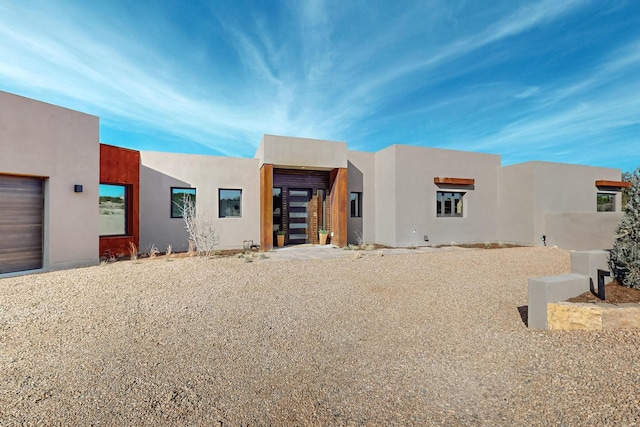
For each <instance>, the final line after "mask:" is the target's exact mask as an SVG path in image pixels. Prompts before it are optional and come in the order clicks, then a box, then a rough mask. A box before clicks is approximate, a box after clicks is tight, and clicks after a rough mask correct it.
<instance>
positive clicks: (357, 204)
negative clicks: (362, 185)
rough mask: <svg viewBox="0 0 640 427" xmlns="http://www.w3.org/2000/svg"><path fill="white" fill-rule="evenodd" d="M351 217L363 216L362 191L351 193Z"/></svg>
mask: <svg viewBox="0 0 640 427" xmlns="http://www.w3.org/2000/svg"><path fill="white" fill-rule="evenodd" d="M350 200H351V202H350V203H351V218H360V217H362V193H360V192H354V193H351V197H350Z"/></svg>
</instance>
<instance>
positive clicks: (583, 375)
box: [0, 248, 640, 426]
mask: <svg viewBox="0 0 640 427" xmlns="http://www.w3.org/2000/svg"><path fill="white" fill-rule="evenodd" d="M568 270H569V253H568V252H566V251H561V250H557V249H551V248H513V249H499V250H466V251H456V252H448V253H427V254H410V255H394V256H384V257H379V256H376V254H375V253H365V255H364V256H363V257H361V258H359V259H354V258H346V259H331V260H303V261H276V260H273V259H267V260H256V261H254V262H252V263H245V262H243V260H242V259H237V258H221V259H211V260H206V259H195V258H182V259H175V260H172V261H170V262H167V261H166V260H162V259H156V260H145V261H139V262H117V263H113V264H108V265H105V266H97V267H91V268H84V269H76V270H67V271H59V272H53V273H46V274H39V275H30V276H22V277H16V278H7V279H1V280H0V375H1V376H2V377H1V381H0V425H3V426H10V425H65V426H73V425H105V426H111V425H154V426H157V425H210V426H211V425H212V426H232V425H252V426H254V425H452V426H454V425H455V426H457V425H509V426H512V425H515V426H533V425H544V426H547V425H562V426H574V425H616V426H618V425H638V424H640V403H639V401H638V396H640V363H638V355H639V354H640V334H639V332H637V331H602V332H559V331H555V332H551V331H531V330H528V329H527V328H526V326H525V324H524V323H523V321H522V319H521V316H520V313H519V310H518V307H523V306H526V304H527V279H528V278H529V277H533V276H542V275H555V274H561V273H566V272H567V271H568Z"/></svg>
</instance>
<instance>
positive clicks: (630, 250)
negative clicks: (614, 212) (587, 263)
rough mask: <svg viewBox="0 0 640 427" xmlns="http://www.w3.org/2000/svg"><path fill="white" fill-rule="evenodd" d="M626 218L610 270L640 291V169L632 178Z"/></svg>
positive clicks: (615, 242) (621, 280) (621, 226)
mask: <svg viewBox="0 0 640 427" xmlns="http://www.w3.org/2000/svg"><path fill="white" fill-rule="evenodd" d="M630 182H631V188H629V192H628V194H627V204H626V205H625V207H624V216H623V217H622V220H620V224H618V228H617V230H616V235H615V238H614V242H613V249H611V253H610V255H609V268H610V269H611V272H612V274H613V276H614V277H615V278H616V280H617V281H618V282H619V283H621V284H623V285H624V286H627V287H630V288H636V289H640V168H638V169H636V170H635V171H634V172H633V174H631V176H630Z"/></svg>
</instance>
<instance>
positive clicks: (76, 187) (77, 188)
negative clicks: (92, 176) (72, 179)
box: [73, 184, 82, 193]
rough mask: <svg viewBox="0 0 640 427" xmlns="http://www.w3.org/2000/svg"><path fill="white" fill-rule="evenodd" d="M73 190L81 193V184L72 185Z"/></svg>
mask: <svg viewBox="0 0 640 427" xmlns="http://www.w3.org/2000/svg"><path fill="white" fill-rule="evenodd" d="M73 192H74V193H82V185H80V184H76V185H74V186H73Z"/></svg>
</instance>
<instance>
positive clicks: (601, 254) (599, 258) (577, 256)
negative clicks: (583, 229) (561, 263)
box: [569, 250, 613, 298]
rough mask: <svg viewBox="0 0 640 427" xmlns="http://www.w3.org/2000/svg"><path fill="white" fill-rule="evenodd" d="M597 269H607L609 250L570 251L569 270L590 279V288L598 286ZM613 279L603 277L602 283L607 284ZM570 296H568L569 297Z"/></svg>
mask: <svg viewBox="0 0 640 427" xmlns="http://www.w3.org/2000/svg"><path fill="white" fill-rule="evenodd" d="M598 270H605V271H609V251H603V250H595V251H578V252H572V253H571V272H572V273H575V274H584V275H585V276H588V277H589V279H590V282H591V283H590V286H592V288H590V289H597V287H598ZM612 280H613V279H612V278H611V277H605V278H604V283H605V284H607V283H609V282H611V281H612ZM569 298H570V297H569Z"/></svg>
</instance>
